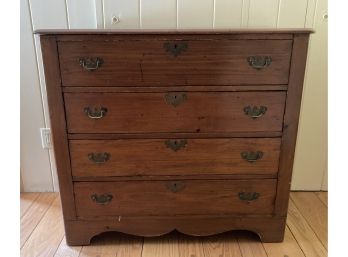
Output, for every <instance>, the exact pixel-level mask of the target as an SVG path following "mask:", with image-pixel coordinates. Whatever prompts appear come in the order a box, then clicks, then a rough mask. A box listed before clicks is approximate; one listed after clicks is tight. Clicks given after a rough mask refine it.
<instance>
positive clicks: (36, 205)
mask: <svg viewBox="0 0 348 257" xmlns="http://www.w3.org/2000/svg"><path fill="white" fill-rule="evenodd" d="M56 198H57V194H56V193H46V194H40V195H38V198H37V199H36V200H35V201H33V202H32V204H31V206H30V209H29V210H28V211H27V212H26V213H25V214H24V215H23V216H22V217H21V223H20V227H21V236H20V245H21V247H23V245H24V244H25V242H26V241H27V240H28V238H29V237H30V235H31V233H32V231H33V230H34V228H35V227H36V226H37V225H38V224H39V222H40V221H41V219H42V217H44V215H45V213H46V212H47V210H48V209H49V208H50V207H51V205H52V203H53V201H54V200H55V199H56Z"/></svg>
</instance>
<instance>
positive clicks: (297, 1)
mask: <svg viewBox="0 0 348 257" xmlns="http://www.w3.org/2000/svg"><path fill="white" fill-rule="evenodd" d="M307 2H308V0H280V6H279V14H278V24H277V27H278V28H303V27H304V26H305V22H306V10H307Z"/></svg>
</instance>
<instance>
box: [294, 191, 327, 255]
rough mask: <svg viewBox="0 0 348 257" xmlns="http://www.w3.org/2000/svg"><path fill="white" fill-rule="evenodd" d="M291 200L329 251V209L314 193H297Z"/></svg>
mask: <svg viewBox="0 0 348 257" xmlns="http://www.w3.org/2000/svg"><path fill="white" fill-rule="evenodd" d="M291 199H292V201H293V202H294V204H295V205H296V207H297V209H298V210H300V212H301V214H302V216H303V217H304V218H305V219H306V221H307V223H308V224H309V226H310V227H311V228H312V230H313V231H314V233H315V234H316V235H317V237H318V238H319V240H320V241H321V243H322V244H323V245H324V246H325V248H326V249H327V236H328V235H327V231H328V227H327V218H328V217H327V207H326V206H325V204H324V203H323V202H322V201H321V200H320V199H319V198H318V197H317V195H316V194H315V193H314V192H295V193H292V194H291Z"/></svg>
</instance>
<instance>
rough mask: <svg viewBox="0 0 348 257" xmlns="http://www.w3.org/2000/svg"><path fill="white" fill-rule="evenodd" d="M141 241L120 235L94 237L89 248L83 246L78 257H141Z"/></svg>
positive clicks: (110, 234) (108, 234) (111, 234)
mask: <svg viewBox="0 0 348 257" xmlns="http://www.w3.org/2000/svg"><path fill="white" fill-rule="evenodd" d="M142 247H143V239H142V238H140V237H131V236H127V235H124V234H120V233H106V234H102V235H99V236H96V237H95V238H93V240H92V244H91V245H90V246H83V247H82V250H81V254H80V255H79V257H92V256H93V257H94V256H99V257H114V256H117V257H141V252H142Z"/></svg>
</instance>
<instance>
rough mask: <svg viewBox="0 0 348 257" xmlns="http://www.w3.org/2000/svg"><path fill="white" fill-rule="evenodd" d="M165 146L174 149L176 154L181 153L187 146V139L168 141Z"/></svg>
mask: <svg viewBox="0 0 348 257" xmlns="http://www.w3.org/2000/svg"><path fill="white" fill-rule="evenodd" d="M164 143H165V145H166V146H167V147H168V148H170V149H172V150H173V151H174V152H176V151H179V150H180V149H181V148H184V147H185V146H186V145H187V140H186V139H181V140H177V139H174V140H171V139H168V140H166V141H165V142H164Z"/></svg>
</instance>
